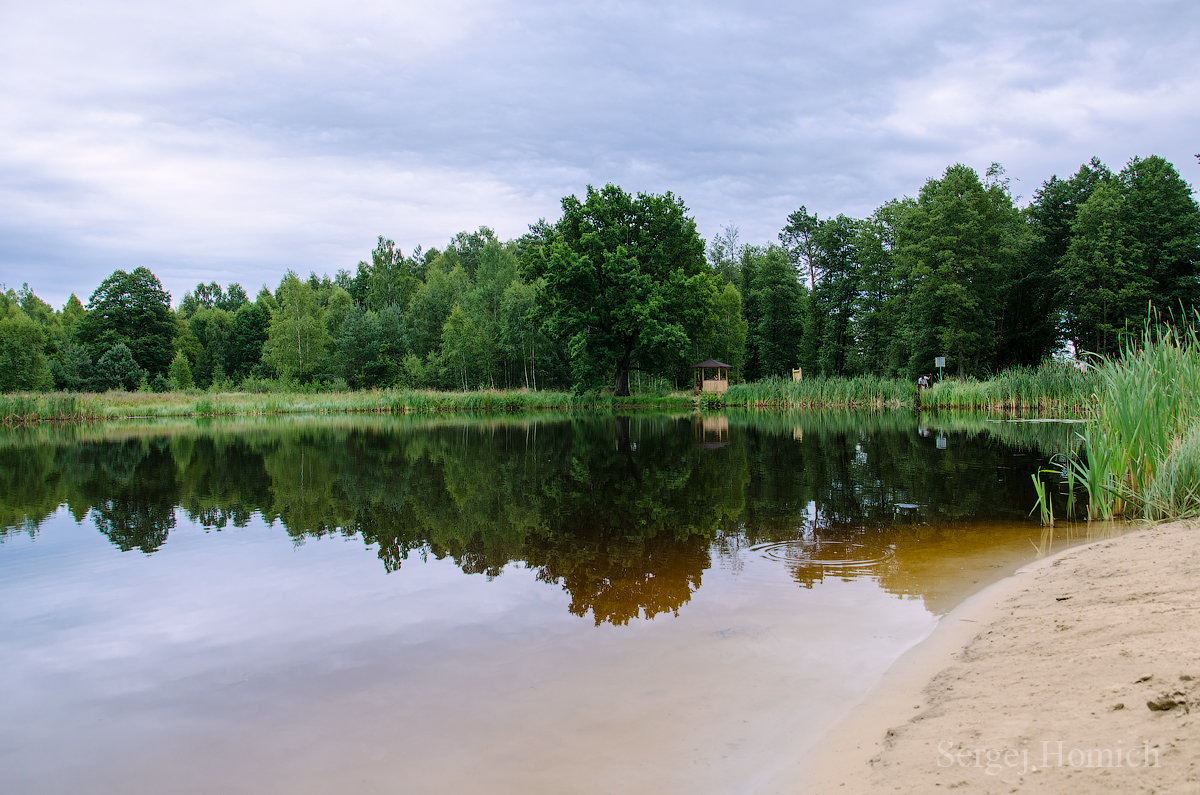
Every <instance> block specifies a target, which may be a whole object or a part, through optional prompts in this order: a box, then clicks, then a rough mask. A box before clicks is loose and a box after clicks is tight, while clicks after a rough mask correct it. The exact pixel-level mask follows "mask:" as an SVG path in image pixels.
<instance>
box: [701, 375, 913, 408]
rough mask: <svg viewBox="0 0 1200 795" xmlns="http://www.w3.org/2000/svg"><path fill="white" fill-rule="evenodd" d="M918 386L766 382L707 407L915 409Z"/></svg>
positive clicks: (878, 381)
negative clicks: (906, 407)
mask: <svg viewBox="0 0 1200 795" xmlns="http://www.w3.org/2000/svg"><path fill="white" fill-rule="evenodd" d="M916 401H917V387H916V384H914V383H912V382H910V381H905V380H903V379H899V378H877V377H875V376H867V375H862V376H856V377H854V378H823V377H817V378H806V379H804V380H803V381H792V380H790V379H786V378H766V379H763V380H761V381H753V382H751V383H748V384H734V385H733V386H731V387H729V391H728V392H726V393H725V394H724V395H703V396H701V405H702V406H704V407H711V408H716V407H721V406H738V407H743V408H780V409H788V408H843V407H844V408H900V407H902V406H915V405H916Z"/></svg>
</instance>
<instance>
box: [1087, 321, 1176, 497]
mask: <svg viewBox="0 0 1200 795" xmlns="http://www.w3.org/2000/svg"><path fill="white" fill-rule="evenodd" d="M1194 319H1195V318H1194ZM1096 377H1097V378H1098V379H1099V382H1100V389H1099V392H1098V398H1097V400H1096V401H1095V402H1094V403H1093V404H1092V405H1091V406H1090V407H1089V409H1088V418H1089V419H1090V420H1091V422H1089V423H1088V425H1087V426H1086V428H1085V430H1084V431H1083V450H1082V453H1081V455H1079V456H1076V457H1074V458H1072V459H1071V462H1070V464H1071V471H1072V474H1073V475H1074V476H1075V477H1076V478H1078V479H1079V480H1080V481H1081V482H1082V485H1083V486H1084V487H1086V488H1087V491H1088V502H1087V511H1088V518H1089V519H1111V518H1115V517H1125V518H1141V519H1169V518H1182V517H1194V516H1198V515H1200V340H1198V339H1197V328H1196V326H1195V325H1191V326H1189V327H1187V328H1185V329H1183V330H1182V331H1175V330H1171V329H1163V328H1147V329H1146V331H1145V332H1144V333H1143V335H1142V338H1141V340H1139V341H1137V342H1136V343H1134V344H1131V345H1130V346H1128V347H1127V348H1126V349H1125V350H1124V351H1123V352H1122V355H1121V356H1120V358H1118V359H1116V360H1114V361H1111V362H1105V363H1102V364H1101V365H1100V366H1099V367H1097V368H1096Z"/></svg>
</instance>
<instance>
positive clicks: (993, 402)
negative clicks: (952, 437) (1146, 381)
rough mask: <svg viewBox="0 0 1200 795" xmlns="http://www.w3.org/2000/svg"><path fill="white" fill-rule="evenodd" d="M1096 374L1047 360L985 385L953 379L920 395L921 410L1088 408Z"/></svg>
mask: <svg viewBox="0 0 1200 795" xmlns="http://www.w3.org/2000/svg"><path fill="white" fill-rule="evenodd" d="M1097 383H1098V378H1097V376H1096V374H1095V373H1094V372H1093V371H1090V370H1088V369H1086V368H1084V369H1081V368H1079V367H1076V366H1074V365H1072V364H1069V363H1066V362H1059V361H1053V360H1047V361H1044V362H1042V363H1041V364H1040V365H1038V366H1037V367H1013V368H1011V369H1009V370H1005V371H1003V372H1001V373H999V374H998V375H996V377H994V378H990V379H988V380H986V381H977V380H975V379H971V378H968V379H964V380H959V379H950V380H947V381H942V382H939V383H935V384H934V385H933V386H931V387H930V388H929V389H927V390H924V391H923V392H921V396H920V397H921V407H922V408H931V409H989V410H1001V411H1036V412H1043V413H1044V412H1050V411H1054V412H1063V411H1077V410H1080V409H1083V408H1085V407H1086V405H1087V403H1088V401H1089V400H1091V397H1092V395H1093V394H1095V391H1096V386H1097Z"/></svg>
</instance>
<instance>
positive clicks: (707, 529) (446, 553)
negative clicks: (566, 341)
mask: <svg viewBox="0 0 1200 795" xmlns="http://www.w3.org/2000/svg"><path fill="white" fill-rule="evenodd" d="M695 428H696V425H695V423H694V422H693V421H692V419H691V418H690V417H682V418H670V417H665V416H645V417H635V418H582V417H575V418H572V419H570V420H557V421H539V420H536V419H530V420H513V421H494V420H493V421H487V422H479V421H475V422H441V423H428V424H427V425H418V424H414V423H412V422H408V421H405V420H403V419H402V418H396V419H383V420H381V419H376V420H371V421H367V422H357V421H353V422H351V421H341V422H321V421H308V422H294V421H293V422H271V421H267V422H257V423H245V422H242V423H220V422H214V423H210V424H208V425H207V426H205V427H198V426H196V425H186V426H178V427H176V428H174V429H173V430H172V431H171V432H169V433H161V432H159V433H155V432H154V431H153V429H152V428H150V429H147V428H145V427H142V428H128V427H127V428H125V429H124V430H122V431H120V432H117V433H115V434H114V435H113V436H111V437H105V436H104V435H103V434H100V433H97V432H95V431H86V432H85V431H79V430H72V429H64V430H62V431H61V433H59V434H58V435H55V434H53V433H50V434H47V433H46V432H44V431H39V432H36V433H35V432H20V431H14V432H10V433H8V435H6V436H0V494H3V495H4V497H3V500H0V523H2V524H3V527H4V528H5V530H4V531H3V532H4V533H7V532H14V531H24V532H30V533H35V532H36V528H37V525H38V524H39V523H40V522H41V521H42V520H43V519H44V518H45V517H47V516H49V515H51V514H52V513H53V512H54V511H55V510H57V508H58V507H59V506H62V505H64V504H65V505H66V506H67V507H68V508H69V510H70V511H71V513H72V514H73V515H74V516H75V517H76V519H78V520H82V519H84V517H85V516H88V515H90V516H91V518H92V521H93V522H94V523H95V525H96V527H97V528H98V529H99V530H100V531H101V532H102V533H103V534H104V535H105V536H106V537H108V538H109V539H110V540H111V541H112V543H113V544H114V545H115V546H117V547H118V548H119V549H122V550H134V549H137V550H140V551H142V552H144V553H151V552H153V551H155V550H157V549H158V548H159V547H161V546H162V544H163V543H165V542H166V540H167V538H168V535H169V533H170V531H171V530H172V529H173V528H174V527H175V523H176V510H177V506H178V509H179V510H181V511H182V512H183V514H185V515H186V516H187V518H188V519H189V520H190V521H191V522H193V523H196V524H199V525H201V526H203V527H205V528H212V529H218V530H219V529H222V528H225V527H229V526H234V527H241V526H245V525H246V524H247V523H249V522H250V521H251V519H252V517H253V516H254V515H255V514H256V513H257V514H259V515H261V516H262V517H263V518H264V519H265V520H267V521H268V522H271V523H278V524H279V525H280V526H281V527H282V528H283V529H284V530H285V531H286V532H287V533H288V534H289V535H290V536H291V537H292V538H293V539H294V540H295V542H296V543H303V541H304V540H305V539H308V538H313V537H321V536H325V535H329V534H339V535H344V536H348V537H352V536H357V537H359V538H361V539H362V540H363V541H364V542H365V543H366V544H367V546H368V547H370V548H373V549H374V550H375V551H376V554H377V555H378V556H379V558H380V560H381V561H382V562H383V565H384V567H385V568H386V569H387V570H388V571H389V572H390V571H396V570H398V569H400V568H401V566H402V565H403V563H404V561H405V559H406V558H407V557H408V556H409V555H412V554H419V555H422V556H433V557H436V558H449V559H452V560H453V561H454V562H455V563H456V565H458V566H459V567H460V568H461V569H462V570H463V571H464V572H467V573H471V574H483V575H485V576H489V577H491V576H496V575H498V574H499V573H500V572H501V571H502V570H503V568H504V567H505V566H507V565H508V564H510V563H513V562H520V563H522V564H523V565H525V566H528V567H529V568H531V569H533V570H534V571H535V573H536V576H537V577H538V578H539V579H541V580H543V581H545V582H547V583H556V584H559V585H561V587H563V588H564V589H565V590H566V591H567V592H568V593H569V594H570V598H571V602H570V610H571V611H572V612H573V613H576V614H578V615H580V616H585V615H591V616H592V617H593V618H594V620H595V621H596V622H597V623H599V622H612V623H618V624H620V623H626V622H628V621H629V620H630V619H631V618H636V617H643V618H652V617H654V616H655V615H658V614H661V613H672V612H676V611H678V610H679V608H680V607H681V606H682V605H683V604H685V603H686V602H687V601H688V600H689V599H690V596H691V594H692V593H693V592H694V591H695V589H696V588H698V587H699V585H700V581H701V577H702V575H703V572H704V571H705V570H706V569H707V567H708V566H709V565H711V564H710V561H711V556H712V554H714V548H715V550H716V554H718V555H723V556H725V557H726V558H727V559H728V560H730V561H732V562H733V563H734V565H736V561H737V558H738V554H740V553H739V550H743V549H744V547H746V546H748V545H753V544H758V543H762V542H767V541H776V540H780V539H784V540H786V539H794V538H810V539H811V538H830V539H846V540H849V539H854V538H861V537H864V536H865V535H870V534H877V533H878V532H879V531H880V529H881V528H882V529H884V530H887V531H888V532H890V533H894V532H897V531H905V532H920V528H922V527H926V528H927V527H929V526H930V525H943V524H946V523H952V522H957V521H962V520H967V519H972V518H975V517H983V516H986V517H1011V518H1023V517H1024V515H1025V513H1026V511H1027V509H1028V505H1029V503H1030V501H1031V495H1030V493H1029V475H1028V472H1030V471H1032V470H1033V469H1034V468H1036V466H1037V465H1038V464H1039V463H1041V462H1043V461H1044V460H1045V450H1044V449H1043V448H1041V447H1039V446H1038V445H1039V444H1040V442H1035V443H1031V445H1030V447H1031V449H1030V450H1029V451H1028V452H1025V453H1023V452H1022V451H1021V450H1014V449H1013V448H1012V447H1010V445H1009V444H1006V443H1002V442H1001V441H999V440H998V438H997V435H996V434H991V433H988V432H987V431H988V428H987V426H986V425H985V424H982V423H981V424H979V425H978V426H977V427H976V426H972V427H970V428H966V429H963V428H960V429H958V430H952V431H951V440H950V443H949V444H948V445H947V447H946V449H938V447H937V445H936V444H935V440H934V438H932V437H931V436H925V435H922V433H921V432H920V425H919V424H918V422H917V421H915V420H914V418H913V417H912V416H911V415H907V414H902V413H892V414H880V415H811V414H810V415H795V416H789V415H781V414H772V415H761V416H752V415H749V414H746V415H731V417H730V422H729V427H728V430H726V429H725V427H724V425H722V430H721V443H720V444H719V445H714V444H704V442H705V441H706V440H705V439H704V438H698V437H697V435H696V430H695ZM1006 432H1008V433H1012V430H1011V429H1006ZM76 437H79V438H76ZM698 442H699V443H698ZM1022 455H1024V456H1025V458H1024V459H1022V458H1021V456H1022ZM900 505H911V506H915V507H909V508H902V507H899V506H900ZM906 529H907V530H906ZM0 537H2V535H0ZM797 576H798V577H800V579H805V578H807V579H809V580H813V581H815V580H814V577H817V578H819V577H820V576H822V575H821V573H820V571H817V572H816V573H815V574H813V576H809V573H804V572H798V573H797ZM798 581H799V580H798ZM809 584H811V583H809Z"/></svg>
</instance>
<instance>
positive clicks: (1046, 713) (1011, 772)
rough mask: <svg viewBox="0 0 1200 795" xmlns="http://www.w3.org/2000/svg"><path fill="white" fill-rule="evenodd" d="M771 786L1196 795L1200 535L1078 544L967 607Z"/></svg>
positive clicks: (1199, 776)
mask: <svg viewBox="0 0 1200 795" xmlns="http://www.w3.org/2000/svg"><path fill="white" fill-rule="evenodd" d="M774 784H775V786H773V787H772V789H774V790H776V791H780V792H797V791H799V792H821V793H828V792H847V793H851V792H854V793H857V792H936V791H939V790H954V791H957V792H984V793H993V792H996V793H999V792H1005V793H1007V792H1047V793H1059V792H1075V793H1089V792H1122V793H1126V792H1147V793H1149V792H1157V793H1163V792H1172V793H1175V792H1182V793H1200V525H1196V524H1190V525H1189V524H1183V523H1175V524H1166V525H1159V526H1154V527H1148V528H1145V529H1141V530H1137V531H1135V532H1133V533H1130V534H1128V535H1124V536H1121V537H1119V538H1114V539H1109V540H1105V541H1099V542H1096V543H1093V544H1089V545H1087V546H1083V547H1076V548H1073V549H1070V550H1068V551H1066V552H1062V553H1059V554H1057V555H1054V556H1052V557H1049V558H1046V559H1043V560H1040V561H1038V562H1036V563H1033V564H1030V565H1029V566H1026V567H1025V568H1023V569H1021V570H1020V571H1019V572H1018V573H1017V574H1015V575H1014V576H1012V577H1010V578H1008V579H1006V580H1003V581H1001V582H999V583H996V584H995V585H992V586H990V587H988V588H986V589H985V590H983V591H981V592H980V593H978V594H976V595H975V596H973V597H971V598H970V599H968V600H967V601H965V602H964V603H963V604H962V605H960V606H959V607H958V608H956V609H955V610H953V611H952V612H951V613H950V614H948V615H947V616H946V617H945V618H944V619H943V620H942V622H941V624H940V625H939V627H938V629H937V630H935V632H934V633H933V635H931V636H930V637H929V638H928V639H927V640H926V641H924V642H922V643H921V644H920V645H918V646H917V647H915V648H914V649H913V650H911V651H910V652H908V653H907V654H906V655H905V656H904V657H902V658H901V660H900V661H899V662H898V663H897V664H896V665H895V666H894V667H893V668H892V669H891V670H890V671H889V673H888V674H887V676H886V677H885V678H884V680H883V681H882V682H881V683H880V685H879V686H878V687H877V688H876V690H875V691H874V692H873V694H872V695H871V696H869V697H868V698H867V699H866V700H865V701H864V702H863V703H861V704H860V705H858V706H857V707H856V708H855V709H854V710H853V711H852V713H851V714H850V716H849V717H848V718H847V719H846V720H844V721H843V722H842V723H841V724H840V725H839V726H838V727H837V728H836V729H835V730H834V731H833V732H832V733H831V734H830V735H828V736H827V737H826V738H825V739H824V741H823V742H822V743H821V744H820V745H819V746H818V747H817V749H816V750H815V751H814V752H813V753H812V754H810V755H809V756H808V757H807V758H806V759H804V760H800V761H799V763H798V764H797V766H796V767H795V768H793V769H792V770H790V771H787V773H786V775H785V776H783V777H781V778H780V779H778V780H777V781H776V782H774Z"/></svg>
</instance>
